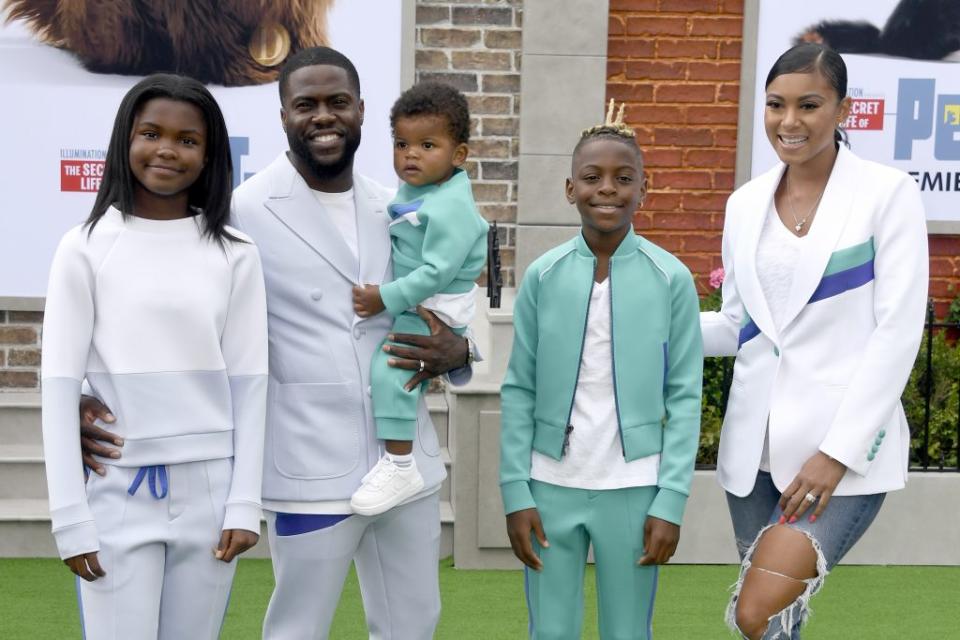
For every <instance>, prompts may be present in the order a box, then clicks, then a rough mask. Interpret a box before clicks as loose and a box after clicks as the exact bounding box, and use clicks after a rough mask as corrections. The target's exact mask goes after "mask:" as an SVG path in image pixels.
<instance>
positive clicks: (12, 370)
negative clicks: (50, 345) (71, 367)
mask: <svg viewBox="0 0 960 640" xmlns="http://www.w3.org/2000/svg"><path fill="white" fill-rule="evenodd" d="M42 321H43V314H42V313H40V312H38V311H0V392H2V391H9V390H17V391H39V389H40V386H39V375H38V371H37V369H38V367H39V366H40V323H41V322H42Z"/></svg>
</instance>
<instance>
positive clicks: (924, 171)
mask: <svg viewBox="0 0 960 640" xmlns="http://www.w3.org/2000/svg"><path fill="white" fill-rule="evenodd" d="M757 33H758V40H757V61H756V74H757V75H756V88H755V91H756V93H755V94H754V95H755V100H754V112H755V114H756V115H755V117H754V119H753V153H752V163H751V168H752V174H753V175H754V176H757V175H759V174H761V173H763V172H764V171H766V170H767V169H768V168H770V167H771V166H773V164H774V163H775V162H776V160H777V158H776V155H775V154H774V151H773V149H772V148H771V147H770V144H769V143H768V142H767V137H766V134H765V132H764V126H763V109H764V102H765V101H764V95H765V91H764V84H765V81H766V76H767V72H768V71H769V70H770V67H771V66H772V65H773V63H774V61H775V60H776V59H777V57H778V56H779V55H780V54H781V53H783V52H784V51H785V50H786V49H787V48H789V47H790V46H791V45H793V44H795V43H798V42H802V41H809V42H823V43H824V44H827V45H829V46H831V47H833V48H834V49H835V50H837V51H838V52H840V54H841V55H842V56H843V59H844V61H845V62H846V64H847V72H848V91H847V94H848V95H849V96H850V97H851V99H852V105H851V110H850V115H849V117H848V118H847V120H846V122H844V123H843V128H844V130H845V131H846V135H847V137H848V139H849V142H850V147H851V149H852V150H853V151H854V153H856V154H858V155H860V156H861V157H863V158H867V159H870V160H875V161H877V162H881V163H883V164H887V165H890V166H893V167H896V168H898V169H901V170H903V171H906V172H908V173H909V174H910V175H911V176H913V177H914V179H915V180H916V181H917V183H918V184H919V185H920V189H921V192H922V193H923V198H924V203H925V205H926V210H927V219H928V221H929V222H931V223H950V224H939V225H938V224H931V229H932V230H934V231H937V230H940V231H943V230H950V231H953V232H956V231H957V229H958V226H957V223H958V222H960V0H844V1H843V2H837V1H836V0H806V2H802V3H784V2H782V1H781V0H760V12H759V23H758V29H757ZM863 186H864V188H865V189H869V187H870V185H863Z"/></svg>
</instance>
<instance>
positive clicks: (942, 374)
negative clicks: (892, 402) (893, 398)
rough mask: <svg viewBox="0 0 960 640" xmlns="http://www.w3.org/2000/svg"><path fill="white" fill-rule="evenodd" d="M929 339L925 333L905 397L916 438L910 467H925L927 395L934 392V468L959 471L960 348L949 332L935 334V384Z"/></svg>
mask: <svg viewBox="0 0 960 640" xmlns="http://www.w3.org/2000/svg"><path fill="white" fill-rule="evenodd" d="M927 338H928V333H927V332H926V331H924V334H923V341H922V342H921V344H920V353H919V354H918V355H917V361H916V363H915V364H914V366H913V371H912V372H911V373H910V381H909V382H907V387H906V389H904V392H903V397H902V400H903V410H904V411H905V412H906V414H907V423H908V424H909V425H910V433H911V434H912V436H913V437H912V439H911V442H910V465H911V466H919V465H921V464H923V422H924V417H925V414H926V393H927V390H928V389H930V435H929V443H928V451H929V460H930V466H931V467H940V466H943V467H956V466H957V404H958V400H960V348H958V347H957V344H956V342H955V341H954V340H953V339H951V336H949V335H948V333H947V332H946V331H943V330H940V331H937V332H936V333H934V335H933V343H932V344H933V349H932V352H931V358H930V363H931V371H932V380H928V379H927V366H926V365H927Z"/></svg>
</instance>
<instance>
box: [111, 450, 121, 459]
mask: <svg viewBox="0 0 960 640" xmlns="http://www.w3.org/2000/svg"><path fill="white" fill-rule="evenodd" d="M110 457H111V458H119V457H120V452H119V451H111V452H110Z"/></svg>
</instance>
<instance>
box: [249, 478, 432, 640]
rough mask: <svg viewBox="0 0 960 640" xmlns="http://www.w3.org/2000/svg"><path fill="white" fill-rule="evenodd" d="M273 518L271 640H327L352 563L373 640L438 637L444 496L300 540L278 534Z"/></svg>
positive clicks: (266, 628) (266, 626) (267, 635)
mask: <svg viewBox="0 0 960 640" xmlns="http://www.w3.org/2000/svg"><path fill="white" fill-rule="evenodd" d="M266 517H267V530H268V532H269V538H270V554H271V556H272V557H273V573H274V577H275V578H276V583H277V584H276V587H275V588H274V591H273V595H272V596H271V597H270V606H269V607H268V608H267V617H266V619H265V620H264V623H263V637H264V639H265V640H326V639H327V638H328V637H329V633H330V623H331V622H332V621H333V614H334V612H335V611H336V609H337V602H338V601H339V600H340V592H341V591H342V590H343V581H344V579H345V578H346V575H347V571H348V570H349V569H350V562H351V561H353V562H354V563H355V564H356V567H357V577H358V579H359V581H360V593H361V596H362V597H363V610H364V613H365V614H366V620H367V628H368V630H369V632H370V639H371V640H430V639H431V638H433V632H434V629H435V628H436V626H437V622H438V621H439V619H440V585H439V574H438V571H439V562H440V498H439V496H438V494H436V493H434V494H433V495H431V496H427V497H426V498H422V499H420V500H417V501H415V502H411V503H408V504H404V505H401V506H399V507H395V508H393V509H391V510H389V511H387V512H386V513H382V514H380V515H377V516H371V517H367V516H360V515H351V516H349V517H347V518H346V519H345V520H341V521H340V522H338V523H337V524H334V525H333V526H330V527H326V528H323V529H318V530H314V531H306V532H304V533H298V534H296V535H277V527H276V523H277V514H276V513H273V512H270V511H268V512H266Z"/></svg>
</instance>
